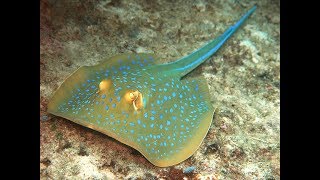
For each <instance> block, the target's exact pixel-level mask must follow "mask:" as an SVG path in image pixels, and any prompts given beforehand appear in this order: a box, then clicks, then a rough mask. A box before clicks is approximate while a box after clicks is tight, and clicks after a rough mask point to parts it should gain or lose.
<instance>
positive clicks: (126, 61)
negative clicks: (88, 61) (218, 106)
mask: <svg viewBox="0 0 320 180" xmlns="http://www.w3.org/2000/svg"><path fill="white" fill-rule="evenodd" d="M255 9H256V6H254V7H252V8H251V9H250V10H249V11H248V12H247V13H246V14H245V15H244V16H242V18H241V19H240V20H239V21H238V22H236V23H235V24H234V25H232V26H231V27H230V28H228V29H227V30H226V31H225V32H224V33H223V34H222V35H220V36H219V37H217V38H216V39H214V40H212V41H210V42H208V43H207V44H206V45H204V46H203V47H201V48H200V49H198V50H196V51H194V52H193V53H191V54H189V55H187V56H185V57H183V58H181V59H178V60H176V61H174V62H171V63H167V64H160V63H159V61H158V60H157V58H156V57H155V56H154V55H152V54H122V55H116V56H114V57H112V58H110V59H107V60H105V61H103V62H102V63H100V64H98V65H95V66H90V67H89V66H83V67H80V68H79V69H78V70H76V71H75V72H74V73H73V74H71V75H70V76H69V77H68V78H67V79H66V80H65V81H64V82H63V83H62V84H61V86H60V87H59V88H58V90H57V91H56V92H55V93H54V95H53V97H52V98H51V99H50V102H49V104H48V112H49V113H51V114H54V115H57V116H61V117H64V118H66V119H69V120H71V121H73V122H75V123H78V124H81V125H83V126H86V127H88V128H91V129H94V130H97V131H99V132H102V133H104V134H106V135H108V136H111V137H113V138H114V139H116V140H118V141H120V142H122V143H124V144H127V145H129V146H131V147H133V148H134V149H136V150H138V151H139V152H140V153H141V154H143V155H144V156H145V157H146V159H148V160H149V161H150V162H151V163H152V164H154V165H156V166H159V167H167V166H171V165H175V164H178V163H180V162H182V161H184V160H185V159H187V158H189V157H190V156H191V155H192V154H193V153H194V152H195V151H196V150H197V149H198V147H199V146H200V144H201V142H202V141H203V139H204V137H205V136H206V134H207V132H208V130H209V127H210V125H211V122H212V119H213V114H214V108H213V106H212V104H211V102H210V94H209V89H208V85H207V83H206V80H205V78H203V77H193V78H189V77H187V78H182V77H184V76H186V75H187V74H188V73H189V72H191V71H192V70H193V69H195V68H196V67H197V66H199V65H200V64H201V63H203V62H204V61H206V59H208V58H209V57H210V56H212V55H213V54H214V53H215V52H216V51H217V50H218V49H219V48H220V47H221V46H222V45H223V44H224V43H225V41H226V40H227V39H228V38H229V37H230V36H231V35H232V34H233V33H234V32H235V31H236V30H237V29H238V28H239V27H240V25H241V24H243V22H244V21H245V20H246V19H247V18H248V17H249V16H250V15H251V14H252V13H253V12H254V10H255Z"/></svg>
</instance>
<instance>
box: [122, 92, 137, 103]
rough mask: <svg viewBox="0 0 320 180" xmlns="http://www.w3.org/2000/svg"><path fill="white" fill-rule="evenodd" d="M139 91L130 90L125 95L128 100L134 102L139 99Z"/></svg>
mask: <svg viewBox="0 0 320 180" xmlns="http://www.w3.org/2000/svg"><path fill="white" fill-rule="evenodd" d="M138 92H139V91H128V92H127V93H126V94H125V95H124V97H125V99H126V101H127V102H129V103H132V102H133V101H134V100H136V99H137V97H138Z"/></svg>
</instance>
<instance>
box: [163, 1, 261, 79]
mask: <svg viewBox="0 0 320 180" xmlns="http://www.w3.org/2000/svg"><path fill="white" fill-rule="evenodd" d="M255 10H256V6H253V7H252V8H251V9H250V10H249V11H248V12H247V13H246V14H245V15H243V16H242V17H241V19H240V20H239V21H238V22H236V23H235V24H234V25H233V26H231V27H229V28H228V29H227V30H226V31H225V32H224V33H223V34H222V35H220V36H219V37H218V38H216V39H214V40H212V41H210V42H208V43H207V44H206V45H204V46H203V47H201V48H199V49H198V50H196V51H194V52H193V53H191V54H189V55H187V56H185V57H183V58H181V59H178V60H177V61H175V62H172V63H169V64H166V65H165V66H166V69H167V70H170V71H171V72H174V73H178V74H179V75H180V76H181V77H183V76H185V75H186V74H188V73H189V72H191V71H192V70H193V69H195V68H196V67H198V66H199V65H200V64H201V63H203V62H204V61H206V60H207V59H208V58H209V57H210V56H212V55H213V54H214V53H215V52H216V51H217V50H218V49H219V48H220V47H221V46H222V45H223V44H224V43H225V42H226V41H227V40H228V39H229V38H230V37H231V35H232V34H233V33H234V32H235V31H236V30H237V29H238V28H239V27H240V26H241V25H242V24H243V23H244V21H245V20H246V19H247V18H248V17H249V16H250V15H251V14H252V13H253V12H254V11H255Z"/></svg>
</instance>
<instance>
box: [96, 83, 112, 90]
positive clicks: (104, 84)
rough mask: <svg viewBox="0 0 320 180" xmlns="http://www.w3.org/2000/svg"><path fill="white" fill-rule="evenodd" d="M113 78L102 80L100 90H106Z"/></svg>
mask: <svg viewBox="0 0 320 180" xmlns="http://www.w3.org/2000/svg"><path fill="white" fill-rule="evenodd" d="M110 85H111V80H102V81H101V82H100V84H99V90H100V91H106V90H108V89H109V88H110Z"/></svg>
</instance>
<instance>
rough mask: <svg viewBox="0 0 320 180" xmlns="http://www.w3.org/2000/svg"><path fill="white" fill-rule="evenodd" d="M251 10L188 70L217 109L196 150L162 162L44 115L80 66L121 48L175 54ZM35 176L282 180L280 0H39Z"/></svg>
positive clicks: (165, 56)
mask: <svg viewBox="0 0 320 180" xmlns="http://www.w3.org/2000/svg"><path fill="white" fill-rule="evenodd" d="M253 5H257V9H256V11H255V12H254V13H253V14H252V15H251V16H250V17H249V18H248V20H247V21H246V22H245V23H244V25H243V26H242V27H240V28H239V30H238V31H237V32H236V33H235V34H234V35H233V36H232V37H231V38H230V39H229V40H228V41H227V42H226V43H225V44H224V45H223V47H222V48H221V49H220V50H219V51H218V52H216V53H215V54H214V55H213V56H212V58H210V59H208V60H207V61H206V62H205V63H203V64H202V65H200V66H199V67H198V68H196V69H195V70H194V71H193V72H191V73H190V74H189V75H188V76H190V77H198V76H203V77H205V78H206V80H207V83H208V86H209V90H210V97H211V102H212V105H213V106H214V107H217V110H216V112H215V115H214V117H213V122H212V125H211V127H210V129H209V132H208V134H207V136H206V137H205V139H204V140H203V143H202V144H201V145H200V147H199V149H198V150H197V151H196V152H195V153H194V154H193V155H192V156H191V157H190V158H188V159H187V160H185V161H183V162H182V163H180V164H178V165H175V166H172V167H167V168H159V167H156V166H154V165H152V164H151V163H150V162H149V161H148V160H147V159H146V158H145V157H143V156H142V155H141V154H140V153H139V152H138V151H136V150H135V149H133V148H131V147H129V146H126V145H124V144H122V143H120V142H118V141H116V140H115V139H113V138H111V137H109V136H107V135H104V134H102V133H99V132H97V131H94V130H91V129H89V128H86V127H83V126H80V125H78V124H75V123H73V122H71V121H69V120H66V119H63V118H61V117H57V116H53V115H50V114H48V113H47V104H48V100H49V98H50V97H51V96H52V94H53V92H54V91H55V90H56V89H57V88H58V87H59V85H60V84H61V83H62V82H63V80H64V79H65V78H66V77H68V76H69V75H70V74H71V73H72V72H74V71H75V70H76V69H77V68H79V67H80V66H84V65H95V64H98V63H99V62H101V61H102V60H103V59H105V58H107V57H112V56H114V55H117V54H121V53H154V54H155V55H156V56H157V57H158V58H159V60H160V61H161V62H163V63H166V62H171V61H174V60H176V59H179V58H181V57H183V56H185V55H187V54H189V53H191V52H192V51H194V50H196V49H198V48H200V47H201V46H203V45H204V44H205V43H206V42H208V41H209V40H212V39H214V38H215V37H217V36H219V35H221V33H223V32H224V31H225V30H226V29H227V28H228V27H229V26H231V25H233V24H234V23H235V22H236V21H237V20H238V19H239V18H240V17H241V16H242V15H243V14H244V13H245V12H246V11H247V10H249V9H250V8H251V7H252V6H253ZM40 93H41V94H40V95H41V97H40V100H41V101H40V177H41V179H183V178H188V179H280V97H279V96H280V1H279V0H278V1H276V0H275V1H269V0H268V1H267V0H265V1H237V0H226V1H209V0H196V1H183V0H178V1H174V0H153V1H152V0H141V1H129V0H127V1H123V0H100V1H98V0H87V1H84V0H72V1H71V0H40Z"/></svg>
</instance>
